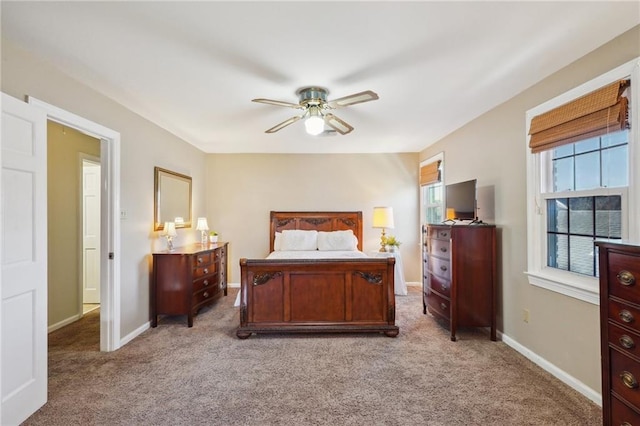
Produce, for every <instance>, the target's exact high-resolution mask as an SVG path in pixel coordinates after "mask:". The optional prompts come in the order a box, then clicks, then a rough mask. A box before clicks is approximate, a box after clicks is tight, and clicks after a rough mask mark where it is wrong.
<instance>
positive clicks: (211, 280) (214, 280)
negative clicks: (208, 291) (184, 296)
mask: <svg viewBox="0 0 640 426" xmlns="http://www.w3.org/2000/svg"><path fill="white" fill-rule="evenodd" d="M217 287H218V276H217V275H213V276H208V277H204V278H200V279H197V280H195V281H194V282H193V292H194V293H197V292H199V291H200V290H202V289H205V288H214V289H215V288H217Z"/></svg>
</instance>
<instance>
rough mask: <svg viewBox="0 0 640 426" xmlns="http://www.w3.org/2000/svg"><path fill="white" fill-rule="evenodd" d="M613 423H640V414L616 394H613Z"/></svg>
mask: <svg viewBox="0 0 640 426" xmlns="http://www.w3.org/2000/svg"><path fill="white" fill-rule="evenodd" d="M609 424H611V425H616V426H618V425H627V424H628V425H631V426H638V425H640V414H638V413H636V412H635V411H634V410H633V409H632V408H631V407H628V406H627V404H625V403H624V402H622V401H620V400H619V399H618V398H616V397H615V396H611V422H610V423H609Z"/></svg>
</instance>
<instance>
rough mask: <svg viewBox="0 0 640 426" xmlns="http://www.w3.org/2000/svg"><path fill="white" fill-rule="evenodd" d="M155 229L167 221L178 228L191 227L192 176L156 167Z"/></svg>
mask: <svg viewBox="0 0 640 426" xmlns="http://www.w3.org/2000/svg"><path fill="white" fill-rule="evenodd" d="M153 216H154V227H153V229H154V230H155V231H160V230H162V229H163V228H164V223H165V222H174V223H175V224H176V228H191V177H190V176H186V175H182V174H180V173H176V172H172V171H169V170H165V169H162V168H160V167H156V168H155V193H154V215H153Z"/></svg>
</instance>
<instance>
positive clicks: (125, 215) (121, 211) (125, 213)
mask: <svg viewBox="0 0 640 426" xmlns="http://www.w3.org/2000/svg"><path fill="white" fill-rule="evenodd" d="M126 218H127V211H126V210H120V220H125V219H126Z"/></svg>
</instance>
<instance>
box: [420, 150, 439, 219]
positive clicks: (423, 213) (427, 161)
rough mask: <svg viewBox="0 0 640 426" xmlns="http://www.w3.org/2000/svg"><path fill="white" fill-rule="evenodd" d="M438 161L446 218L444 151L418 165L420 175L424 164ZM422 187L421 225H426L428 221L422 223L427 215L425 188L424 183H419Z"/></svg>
mask: <svg viewBox="0 0 640 426" xmlns="http://www.w3.org/2000/svg"><path fill="white" fill-rule="evenodd" d="M436 161H440V184H442V212H441V213H442V218H443V219H444V217H445V216H444V205H445V204H444V203H445V200H444V152H440V153H438V154H436V155H434V156H431V157H429V158H427V159H426V160H423V161H421V162H420V165H419V166H418V167H419V168H418V176H419V175H420V169H421V168H422V167H424V166H426V165H427V164H431V163H435V162H436ZM425 186H429V185H425ZM419 187H420V226H422V225H426V223H422V222H423V220H424V217H425V212H424V188H423V186H422V185H419Z"/></svg>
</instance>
